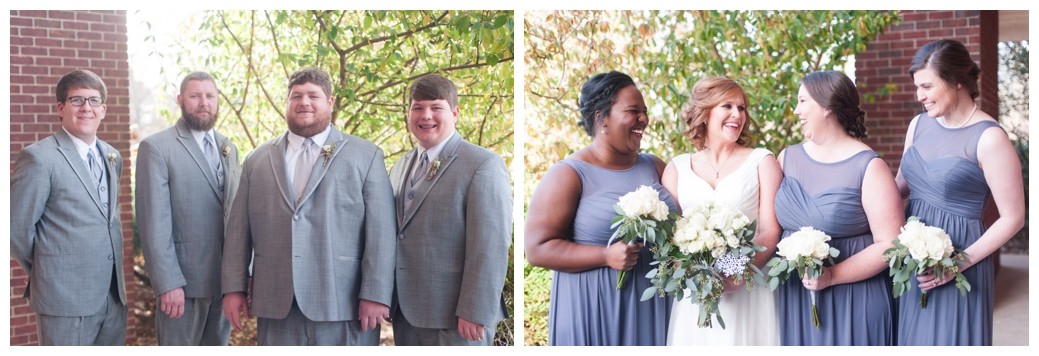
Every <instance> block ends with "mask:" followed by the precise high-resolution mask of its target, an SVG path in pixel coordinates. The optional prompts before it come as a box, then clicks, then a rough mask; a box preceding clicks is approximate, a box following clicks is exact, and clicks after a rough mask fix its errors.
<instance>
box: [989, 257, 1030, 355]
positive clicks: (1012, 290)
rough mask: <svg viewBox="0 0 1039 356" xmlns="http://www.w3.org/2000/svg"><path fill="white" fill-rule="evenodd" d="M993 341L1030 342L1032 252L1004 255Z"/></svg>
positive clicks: (1017, 344)
mask: <svg viewBox="0 0 1039 356" xmlns="http://www.w3.org/2000/svg"><path fill="white" fill-rule="evenodd" d="M1000 265H1001V266H1002V268H1000V269H999V274H998V275H997V277H996V305H995V309H996V310H995V315H993V320H992V324H993V325H992V344H993V345H996V346H1028V344H1029V343H1028V255H1021V254H1006V253H1004V254H1003V255H1001V256H1000Z"/></svg>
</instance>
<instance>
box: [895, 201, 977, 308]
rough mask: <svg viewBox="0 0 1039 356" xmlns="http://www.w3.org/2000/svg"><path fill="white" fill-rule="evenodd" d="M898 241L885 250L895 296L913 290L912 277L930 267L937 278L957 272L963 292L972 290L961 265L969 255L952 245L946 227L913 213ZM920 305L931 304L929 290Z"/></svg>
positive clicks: (961, 291) (921, 295) (961, 292)
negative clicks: (936, 225) (925, 221)
mask: <svg viewBox="0 0 1039 356" xmlns="http://www.w3.org/2000/svg"><path fill="white" fill-rule="evenodd" d="M894 243H895V247H893V248H889V249H888V250H887V251H884V260H885V261H888V266H889V267H891V270H890V275H891V276H892V284H893V286H892V288H891V294H893V295H894V296H895V298H898V297H899V296H901V295H902V293H905V291H906V290H908V289H909V278H910V277H915V276H916V275H918V274H920V273H921V272H923V271H925V270H927V269H928V268H933V270H934V275H935V276H936V277H937V278H943V277H944V276H945V275H946V274H947V273H948V274H953V275H955V276H956V277H955V278H956V288H957V289H959V290H960V294H962V295H967V292H969V291H970V283H969V282H967V278H966V277H964V276H963V273H960V267H961V266H963V265H964V264H965V263H966V262H967V258H968V257H967V254H966V253H965V252H963V251H957V250H956V249H955V248H954V247H953V246H952V239H950V238H949V234H947V233H945V230H942V229H940V228H937V227H934V226H927V225H924V223H922V222H920V218H918V217H915V216H911V217H909V220H907V221H906V224H905V226H902V233H901V234H898V238H897V239H895V241H894ZM939 280H940V279H939ZM920 306H921V307H924V308H926V307H927V292H926V291H925V292H923V293H921V294H920Z"/></svg>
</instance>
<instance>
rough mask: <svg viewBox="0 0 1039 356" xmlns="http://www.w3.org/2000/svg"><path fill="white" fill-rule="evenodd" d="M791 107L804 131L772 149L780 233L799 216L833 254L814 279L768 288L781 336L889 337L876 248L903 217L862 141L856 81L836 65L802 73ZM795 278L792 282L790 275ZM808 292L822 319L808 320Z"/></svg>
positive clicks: (884, 172) (886, 340)
mask: <svg viewBox="0 0 1039 356" xmlns="http://www.w3.org/2000/svg"><path fill="white" fill-rule="evenodd" d="M797 102H798V104H797V108H796V109H795V110H794V114H795V115H797V116H798V117H799V118H800V119H801V124H802V128H801V129H802V130H803V132H804V135H805V138H806V141H805V142H803V143H801V144H798V145H794V146H790V147H788V148H786V149H785V150H784V151H783V152H782V153H780V155H779V162H780V165H781V166H782V168H783V173H784V178H783V181H782V182H781V183H780V186H779V192H778V193H777V195H776V217H777V218H778V219H779V224H780V226H782V228H783V234H782V238H786V237H787V236H789V235H790V234H791V233H793V232H795V231H797V230H799V229H800V228H801V227H803V226H812V227H814V228H816V229H818V230H821V231H823V232H825V233H826V234H827V235H830V237H832V240H830V241H829V243H830V246H831V247H834V248H836V249H838V250H840V255H839V256H838V257H837V258H836V259H835V262H836V264H834V265H829V264H827V266H825V267H823V273H822V275H820V276H819V277H818V278H815V279H803V280H802V279H799V278H798V279H796V280H795V278H794V277H792V278H791V280H790V281H788V282H787V283H785V284H783V285H781V286H780V287H779V289H778V290H777V291H776V292H777V294H776V298H777V300H778V301H777V304H778V306H779V321H780V328H779V329H780V341H781V343H782V344H783V345H893V344H894V343H895V339H894V338H895V333H894V328H893V327H894V301H893V300H892V299H891V285H890V282H889V279H888V278H887V274H886V273H881V272H882V271H884V270H885V268H886V267H887V264H886V263H885V262H884V260H883V258H882V257H881V255H882V254H883V252H884V250H886V249H888V248H890V247H892V246H893V245H892V243H891V241H892V240H894V239H895V237H896V236H897V235H898V232H899V227H900V226H901V224H902V222H903V221H904V220H905V219H904V216H903V215H902V212H901V209H900V208H901V199H899V196H898V189H897V187H896V186H895V180H894V178H893V177H892V176H891V170H890V169H889V168H888V166H887V164H885V163H884V161H883V160H882V159H880V157H878V155H877V154H876V153H875V152H873V150H872V149H870V147H869V146H867V145H866V144H864V143H862V142H861V141H860V140H861V139H863V138H865V137H866V127H865V125H864V115H865V113H863V112H862V110H860V109H859V95H858V91H856V89H855V84H854V83H852V81H851V79H848V77H847V76H845V75H844V74H843V73H840V72H833V71H828V72H815V73H812V74H809V75H808V76H807V77H805V79H804V80H803V81H802V82H801V87H800V89H799V90H798V94H797ZM798 281H800V283H796V282H798ZM810 290H812V291H818V292H817V298H816V301H817V304H818V308H819V319H820V322H821V326H820V327H819V328H816V327H815V326H814V325H813V323H812V316H811V298H810V296H809V295H810V293H809V291H810Z"/></svg>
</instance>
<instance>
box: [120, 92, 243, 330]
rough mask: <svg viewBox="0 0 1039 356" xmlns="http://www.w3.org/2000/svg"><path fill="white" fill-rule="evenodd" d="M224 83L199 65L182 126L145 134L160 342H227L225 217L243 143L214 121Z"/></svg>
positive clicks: (147, 235) (144, 216) (146, 203)
mask: <svg viewBox="0 0 1039 356" xmlns="http://www.w3.org/2000/svg"><path fill="white" fill-rule="evenodd" d="M218 95H219V94H218V92H217V87H216V82H215V81H214V80H213V77H212V76H210V75H209V74H208V73H206V72H193V73H191V74H188V75H187V76H186V77H184V79H183V80H182V81H181V82H180V94H179V95H177V104H178V105H180V112H181V117H180V120H177V123H176V125H174V126H173V127H170V128H168V129H166V130H163V131H162V132H159V133H157V134H155V135H152V136H151V137H148V138H146V139H144V141H141V145H140V148H139V150H138V153H137V197H136V203H135V204H134V206H135V207H136V209H137V228H138V234H139V235H138V236H139V237H140V239H141V249H142V251H143V252H144V258H145V260H146V266H147V269H148V275H149V276H150V277H151V285H152V289H153V290H154V291H155V295H156V297H157V298H158V303H157V305H156V309H157V310H156V312H155V331H156V336H157V338H158V341H159V345H176V346H195V345H217V346H219V345H227V344H228V339H229V338H230V336H231V325H230V324H229V323H228V322H227V319H225V318H224V316H223V314H222V306H223V298H222V294H221V291H220V257H221V252H222V250H223V246H224V221H225V217H226V215H227V213H229V212H230V207H231V202H232V201H233V200H234V193H235V189H236V188H237V187H238V175H239V171H240V169H241V168H240V166H239V164H238V149H237V148H235V146H234V144H232V143H231V141H229V140H228V139H227V138H226V137H224V136H223V135H221V134H220V133H218V132H217V131H216V130H215V129H213V126H214V125H216V123H217V120H218V117H219V103H218V100H217V99H218Z"/></svg>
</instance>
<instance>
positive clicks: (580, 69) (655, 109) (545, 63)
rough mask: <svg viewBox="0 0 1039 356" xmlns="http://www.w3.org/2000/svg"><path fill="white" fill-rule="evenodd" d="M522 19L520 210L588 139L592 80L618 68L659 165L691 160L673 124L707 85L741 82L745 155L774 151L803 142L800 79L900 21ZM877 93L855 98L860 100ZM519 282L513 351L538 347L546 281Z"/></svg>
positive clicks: (531, 272) (751, 16)
mask: <svg viewBox="0 0 1039 356" xmlns="http://www.w3.org/2000/svg"><path fill="white" fill-rule="evenodd" d="M523 21H524V26H525V31H526V33H525V34H524V41H525V45H526V52H525V53H524V63H525V65H526V72H525V73H526V78H525V79H526V81H525V87H524V91H525V93H526V102H525V103H524V105H525V107H524V110H525V116H526V117H525V129H526V131H527V134H528V135H529V136H528V137H529V140H527V141H526V146H525V151H524V161H525V162H524V163H525V166H526V176H525V185H526V187H525V191H524V200H525V202H527V201H529V199H530V194H531V193H532V192H533V188H534V187H535V186H536V185H537V183H538V182H540V181H541V177H542V175H544V173H545V172H546V171H547V170H548V167H549V166H551V165H552V164H553V163H555V162H557V161H559V160H561V159H563V158H564V157H566V156H567V155H569V154H570V153H572V152H574V151H576V150H578V149H580V148H581V147H583V146H585V145H587V144H588V143H589V142H590V139H589V138H588V137H587V135H586V134H585V133H584V131H583V130H581V128H580V126H579V125H578V120H579V114H578V112H577V109H578V105H577V100H578V93H580V89H581V85H582V84H584V82H585V80H587V79H588V78H589V77H591V76H592V75H594V74H596V73H601V72H606V71H610V70H618V71H621V72H624V73H627V74H629V75H631V76H632V77H633V78H635V82H636V84H637V85H638V86H639V89H640V90H641V91H642V93H643V95H644V96H645V98H646V104H647V105H648V106H649V113H650V126H649V128H648V129H647V132H646V135H645V136H644V137H643V141H642V142H643V143H642V147H643V150H644V151H645V152H648V153H652V154H654V155H657V156H658V157H660V158H661V159H663V160H664V161H668V160H670V158H671V157H674V156H676V155H678V154H681V153H684V152H692V151H693V147H692V145H691V144H690V143H689V142H688V141H686V140H685V139H684V138H683V137H682V135H681V132H682V130H683V129H684V128H685V127H684V124H683V123H682V122H681V121H680V119H679V118H680V115H681V110H682V107H683V105H684V104H685V101H686V100H687V99H688V97H689V90H690V88H692V86H693V84H694V83H696V82H697V81H698V80H700V79H702V78H704V77H708V76H727V77H729V78H732V79H734V80H736V81H737V82H739V83H740V85H741V86H742V87H743V88H744V89H745V90H746V91H747V95H748V96H749V98H750V103H748V112H749V113H750V114H751V117H753V118H754V121H752V122H749V123H748V125H747V130H749V131H750V132H751V133H753V141H752V142H751V146H755V147H765V148H768V149H770V150H772V151H773V152H775V153H778V152H779V150H780V149H782V148H784V147H786V146H788V145H790V144H792V143H796V142H800V141H801V140H802V135H801V132H800V130H798V129H797V128H796V127H795V124H796V122H797V120H796V118H795V117H794V116H793V109H794V107H795V106H796V100H795V96H796V94H797V89H798V87H799V85H800V80H801V78H803V77H804V76H805V75H806V74H808V73H810V72H813V71H817V70H845V68H853V67H854V66H853V65H852V64H849V62H848V61H849V60H850V59H851V58H853V55H854V54H855V53H856V52H859V51H862V50H864V49H865V48H866V43H867V42H868V41H869V40H871V39H872V38H873V37H874V36H876V35H877V34H878V33H880V31H881V30H882V29H884V28H885V27H887V26H889V25H891V24H894V23H896V22H898V21H899V17H898V13H897V12H888V11H789V12H788V11H624V12H617V11H551V12H543V11H531V12H526V13H525V16H524V19H523ZM884 94H885V93H883V92H877V93H863V95H864V96H865V97H866V98H867V100H869V98H871V97H876V96H877V95H884ZM524 206H526V205H524ZM524 213H525V212H524ZM524 215H525V214H524ZM524 276H525V279H524V289H523V290H524V308H525V309H524V311H525V317H524V318H525V320H524V331H525V340H524V343H525V344H527V345H542V344H545V343H546V342H547V337H546V335H547V333H546V331H547V329H548V325H547V319H546V317H547V314H548V296H549V284H550V280H551V272H550V271H547V270H545V269H542V268H537V267H532V266H529V265H526V266H525V267H524Z"/></svg>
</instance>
